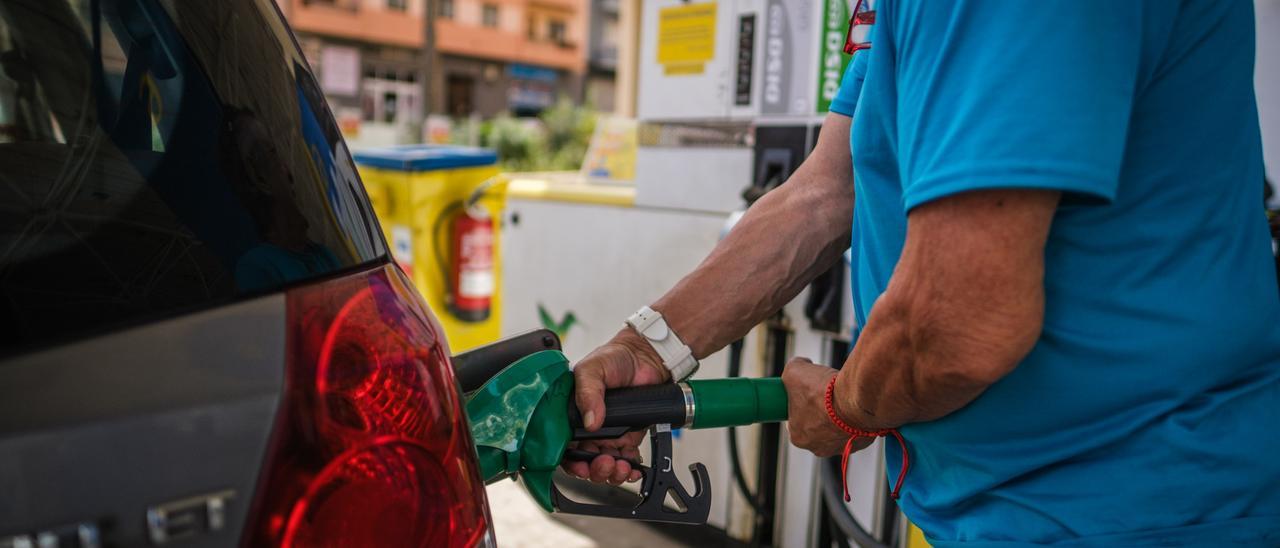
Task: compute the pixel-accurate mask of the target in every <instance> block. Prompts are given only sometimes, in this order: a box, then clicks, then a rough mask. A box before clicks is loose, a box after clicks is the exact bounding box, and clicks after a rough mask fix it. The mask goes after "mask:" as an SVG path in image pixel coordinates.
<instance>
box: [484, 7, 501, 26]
mask: <svg viewBox="0 0 1280 548" xmlns="http://www.w3.org/2000/svg"><path fill="white" fill-rule="evenodd" d="M480 24H482V25H484V26H486V27H497V26H498V6H497V5H495V4H485V5H484V11H483V12H482V13H481V17H480Z"/></svg>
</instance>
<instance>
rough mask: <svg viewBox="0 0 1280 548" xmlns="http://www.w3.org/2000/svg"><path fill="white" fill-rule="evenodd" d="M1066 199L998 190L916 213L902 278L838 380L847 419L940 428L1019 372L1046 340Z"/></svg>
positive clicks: (869, 424) (878, 307)
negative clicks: (1051, 250) (1053, 225)
mask: <svg viewBox="0 0 1280 548" xmlns="http://www.w3.org/2000/svg"><path fill="white" fill-rule="evenodd" d="M1057 201H1058V195H1057V193H1053V192H1044V191H1000V192H990V193H974V194H970V195H964V196H960V197H956V198H951V199H949V200H947V201H946V202H945V203H939V204H936V205H930V206H926V207H923V208H922V209H921V210H920V211H919V214H920V218H916V217H915V215H916V213H915V212H913V217H912V219H911V221H910V223H909V225H908V229H907V232H908V243H907V245H906V246H905V247H904V249H903V253H902V257H901V259H900V261H899V264H898V267H897V269H895V271H894V277H893V279H892V281H891V282H890V283H889V287H888V288H886V290H885V292H884V294H883V295H881V297H880V299H879V300H877V301H876V304H875V307H874V308H873V310H872V312H871V316H870V318H869V319H868V321H867V324H866V325H865V326H864V328H863V330H862V335H861V336H860V337H859V339H858V342H857V344H856V346H855V347H854V351H853V353H852V354H851V355H850V356H849V359H848V360H847V361H846V362H845V369H844V370H843V371H842V372H841V373H840V377H839V380H837V385H836V389H837V394H838V396H839V397H838V399H837V400H836V407H837V410H838V411H839V412H840V414H841V415H842V416H843V417H845V418H846V419H849V420H850V421H851V422H852V423H854V424H855V425H859V426H861V427H863V428H870V429H879V428H894V427H897V426H900V425H902V424H905V423H910V422H919V421H927V420H933V419H937V418H940V417H942V416H945V415H947V414H949V413H951V412H952V411H955V410H957V409H959V408H961V407H963V406H965V405H966V404H968V403H969V402H970V401H972V400H973V399H975V398H977V397H978V396H979V395H980V394H981V393H982V392H983V391H984V390H986V388H987V387H988V386H990V385H991V384H993V383H995V382H996V381H997V380H999V379H1000V378H1001V377H1003V376H1004V375H1006V374H1008V373H1009V372H1011V371H1013V369H1014V368H1015V367H1016V366H1017V365H1018V363H1019V362H1021V361H1022V359H1023V358H1024V357H1025V356H1026V355H1027V353H1028V352H1030V351H1031V348H1032V347H1033V346H1034V345H1035V342H1036V341H1037V340H1038V339H1039V336H1040V331H1041V326H1042V324H1043V318H1044V284H1043V278H1044V259H1043V248H1044V242H1045V239H1046V238H1047V234H1048V229H1049V224H1050V222H1051V219H1052V217H1053V212H1054V209H1055V208H1056V205H1057ZM913 232H914V233H913Z"/></svg>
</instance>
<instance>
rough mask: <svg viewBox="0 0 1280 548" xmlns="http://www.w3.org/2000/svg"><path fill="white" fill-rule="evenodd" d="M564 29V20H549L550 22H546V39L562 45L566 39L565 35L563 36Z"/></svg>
mask: <svg viewBox="0 0 1280 548" xmlns="http://www.w3.org/2000/svg"><path fill="white" fill-rule="evenodd" d="M564 29H565V26H564V21H556V20H554V19H553V20H551V22H550V23H548V24H547V39H548V40H550V41H552V42H555V43H557V44H562V45H563V44H564V43H565V42H567V41H568V40H567V39H566V38H567V37H566V36H565V30H564Z"/></svg>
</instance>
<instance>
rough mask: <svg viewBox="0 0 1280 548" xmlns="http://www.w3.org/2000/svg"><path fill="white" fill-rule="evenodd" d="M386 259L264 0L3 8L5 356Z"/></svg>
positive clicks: (338, 144)
mask: <svg viewBox="0 0 1280 548" xmlns="http://www.w3.org/2000/svg"><path fill="white" fill-rule="evenodd" d="M384 255H385V249H384V244H383V242H382V239H381V236H380V235H379V231H378V229H377V226H376V224H375V221H373V216H372V214H371V212H370V211H369V209H368V201H367V199H366V198H365V196H364V190H363V187H362V186H361V184H360V181H359V178H358V176H357V175H356V172H355V168H354V166H353V164H352V163H351V160H350V157H349V154H348V152H347V150H346V148H345V144H344V143H343V141H342V139H341V137H340V134H339V133H338V130H337V126H336V124H335V123H334V121H333V117H332V115H331V114H330V112H329V110H328V108H327V107H326V106H325V103H324V99H323V95H322V94H321V92H320V89H319V87H318V85H317V84H316V82H315V80H314V78H313V77H312V75H311V73H310V72H309V71H308V69H307V68H306V63H305V61H304V60H303V58H302V57H301V54H300V53H299V52H298V50H297V48H296V45H295V44H294V42H293V41H292V40H291V39H290V38H289V35H288V33H287V31H286V30H285V27H284V26H283V25H282V23H281V21H280V19H279V16H278V14H277V12H276V11H275V8H274V6H272V5H271V2H269V1H268V0H261V1H259V0H217V1H188V2H173V3H171V4H169V5H167V6H162V5H160V4H159V3H157V2H154V1H152V0H4V1H0V353H9V352H7V351H10V350H22V349H26V348H30V347H33V346H39V345H41V344H46V343H49V342H52V341H55V340H63V339H66V338H70V337H75V336H79V335H85V334H89V333H94V332H100V331H103V330H109V329H113V328H117V327H121V326H124V325H129V324H135V323H139V322H142V321H146V320H150V319H154V318H162V317H165V316H169V315H173V314H176V313H180V312H184V311H189V310H196V309H200V308H205V307H209V306H214V305H218V304H222V303H226V302H230V301H233V300H236V299H239V298H244V297H248V296H253V295H259V294H263V293H267V292H272V291H276V290H279V289H281V288H283V287H286V286H290V285H293V284H297V283H300V282H304V281H306V280H310V279H314V278H318V277H323V276H326V275H329V274H332V273H334V272H336V271H339V270H342V269H344V268H348V267H351V266H355V265H357V264H361V263H365V262H369V261H373V260H376V259H378V258H380V257H382V256H384Z"/></svg>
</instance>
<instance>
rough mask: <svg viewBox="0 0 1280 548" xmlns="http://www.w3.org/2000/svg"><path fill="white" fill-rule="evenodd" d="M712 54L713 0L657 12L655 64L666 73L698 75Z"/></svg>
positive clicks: (714, 15) (713, 33)
mask: <svg viewBox="0 0 1280 548" xmlns="http://www.w3.org/2000/svg"><path fill="white" fill-rule="evenodd" d="M715 53H716V3H715V2H706V3H702V4H688V5H684V6H674V7H670V8H662V9H661V10H659V11H658V63H659V64H661V65H662V66H663V72H665V73H666V74H667V75H669V76H671V75H687V74H702V72H703V70H705V68H706V64H707V61H710V60H711V58H713V57H715Z"/></svg>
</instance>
